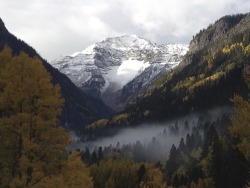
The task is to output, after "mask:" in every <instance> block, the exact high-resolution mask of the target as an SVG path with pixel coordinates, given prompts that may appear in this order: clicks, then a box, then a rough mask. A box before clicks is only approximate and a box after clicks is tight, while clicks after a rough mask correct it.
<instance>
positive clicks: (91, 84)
mask: <svg viewBox="0 0 250 188" xmlns="http://www.w3.org/2000/svg"><path fill="white" fill-rule="evenodd" d="M187 50H188V45H184V44H167V45H166V44H164V45H156V44H153V43H151V42H150V41H148V40H145V39H142V38H140V37H138V36H136V35H125V36H121V37H114V38H107V39H105V40H103V41H101V42H98V43H95V44H93V45H90V46H89V47H87V48H86V49H84V50H83V51H81V52H75V53H73V54H72V55H67V56H63V57H60V58H57V59H56V60H54V61H52V62H51V64H52V65H53V66H54V67H56V68H57V69H59V70H60V71H61V72H63V73H64V74H66V75H67V76H68V77H69V78H70V79H71V80H72V81H73V82H74V83H75V84H76V85H77V86H78V87H80V88H82V89H83V90H85V91H86V92H90V93H91V94H95V95H96V96H103V95H105V96H107V93H109V94H110V93H112V94H114V93H116V92H117V91H119V90H121V89H122V88H123V87H124V86H125V85H126V84H128V83H129V82H131V81H132V80H136V78H137V79H138V78H140V76H143V79H139V80H140V82H141V81H142V80H143V82H144V83H140V84H139V85H143V86H145V85H147V84H148V83H150V82H151V81H152V80H153V79H154V78H156V77H157V76H158V75H159V74H162V73H165V72H167V71H169V70H171V69H173V68H174V67H176V66H177V65H178V64H179V62H180V61H181V59H182V57H183V56H184V55H185V54H186V52H187ZM137 85H138V84H137ZM105 98H106V97H105Z"/></svg>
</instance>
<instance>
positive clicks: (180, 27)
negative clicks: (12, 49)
mask: <svg viewBox="0 0 250 188" xmlns="http://www.w3.org/2000/svg"><path fill="white" fill-rule="evenodd" d="M0 4H1V6H0V17H1V18H2V19H3V21H4V22H5V24H6V26H7V28H8V29H9V31H10V32H12V33H13V34H15V35H16V36H17V37H18V38H21V39H23V40H24V41H26V42H27V43H28V44H30V45H31V46H33V47H34V48H35V49H36V50H37V51H38V52H39V53H40V54H41V55H42V56H43V57H45V58H47V59H49V60H52V59H54V58H56V57H57V56H59V55H63V54H70V53H73V52H74V51H81V50H83V49H84V48H86V47H87V46H88V45H90V44H92V43H94V42H98V41H100V40H103V39H104V38H106V37H112V36H119V35H124V34H137V35H138V36H141V37H144V38H147V39H149V40H151V41H152V42H156V43H170V42H178V43H188V42H189V41H190V40H191V38H192V36H193V35H195V34H196V33H197V32H198V31H199V30H200V29H202V28H204V27H207V26H208V25H209V24H210V23H213V22H214V21H216V20H217V19H219V18H220V17H222V16H224V15H227V14H236V13H246V12H248V11H249V10H250V3H249V1H248V0H220V1H218V0H210V1H205V0H189V1H187V0H154V1H152V0H136V1H135V0H106V1H102V0H92V1H87V0H74V1H72V2H70V1H66V0H53V1H50V0H43V1H41V0H32V1H31V0H19V1H16V0H8V1H6V0H0Z"/></svg>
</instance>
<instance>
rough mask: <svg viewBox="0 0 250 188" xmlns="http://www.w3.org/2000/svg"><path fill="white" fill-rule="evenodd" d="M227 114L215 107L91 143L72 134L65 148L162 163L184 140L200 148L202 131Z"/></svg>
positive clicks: (227, 111)
mask: <svg viewBox="0 0 250 188" xmlns="http://www.w3.org/2000/svg"><path fill="white" fill-rule="evenodd" d="M230 113H231V109H230V108H227V107H224V108H217V109H213V110H211V111H208V112H206V113H202V114H190V115H188V116H185V117H183V118H179V119H176V120H173V121H169V122H165V123H162V124H143V125H139V126H136V127H130V128H124V129H121V130H120V131H119V132H118V133H117V134H115V135H114V136H111V137H103V138H99V139H98V138H97V139H96V140H95V141H91V142H82V141H80V139H79V138H77V137H76V136H75V135H74V136H73V138H74V141H73V143H72V144H71V145H70V146H69V150H72V149H80V150H81V151H82V152H83V153H84V152H85V151H86V149H88V150H89V151H90V154H91V153H93V152H96V154H97V155H98V152H100V148H101V150H102V153H103V155H104V156H106V157H107V156H110V155H112V154H114V153H116V154H118V155H120V157H124V158H128V159H133V160H134V161H138V162H145V161H149V162H154V163H157V162H160V163H161V164H165V162H166V160H167V159H168V156H169V152H170V150H171V148H172V146H173V145H175V146H176V148H178V147H179V146H180V145H183V144H184V145H185V144H186V143H185V142H186V139H187V137H189V138H192V139H193V140H194V141H193V142H194V143H193V144H194V145H195V146H196V147H197V146H201V145H202V137H203V134H204V130H206V129H207V128H208V126H210V125H211V124H216V122H217V123H218V122H220V121H222V119H223V117H224V116H228V114H230ZM219 129H222V128H219ZM218 131H223V130H218ZM180 147H183V146H180Z"/></svg>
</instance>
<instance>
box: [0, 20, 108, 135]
mask: <svg viewBox="0 0 250 188" xmlns="http://www.w3.org/2000/svg"><path fill="white" fill-rule="evenodd" d="M5 45H7V46H9V47H10V48H11V49H12V50H13V54H14V55H18V54H19V53H20V51H24V52H25V53H27V54H28V55H29V56H31V57H35V56H36V57H38V58H39V59H41V60H42V61H43V64H44V66H45V68H46V69H47V71H48V72H49V73H50V74H51V76H52V81H53V83H54V84H59V85H60V86H61V91H62V96H63V97H64V99H65V105H64V108H63V112H62V115H61V121H62V123H63V125H64V126H65V127H67V128H68V129H70V130H74V131H76V132H79V131H80V132H81V131H83V129H84V126H85V125H86V124H89V123H90V122H92V121H94V120H96V119H99V118H104V117H106V118H107V117H109V116H110V115H111V114H112V113H113V111H112V110H111V109H110V108H108V107H107V106H105V105H104V104H103V102H102V101H101V100H99V99H96V98H94V97H92V96H90V95H88V94H85V93H84V92H82V91H81V90H80V89H79V88H77V87H76V86H75V85H74V84H73V83H72V82H71V81H70V79H68V77H67V76H65V75H64V74H62V73H60V72H59V71H58V70H57V69H55V68H53V67H52V66H51V65H50V64H48V63H47V62H46V61H45V60H44V59H42V58H41V57H40V56H39V54H37V52H36V51H35V50H34V49H33V48H32V47H30V46H28V45H27V44H26V43H25V42H23V41H21V40H19V39H17V38H16V37H15V36H14V35H12V34H11V33H9V31H8V30H7V29H6V28H5V25H4V23H3V21H2V20H1V19H0V50H2V49H3V48H4V46H5Z"/></svg>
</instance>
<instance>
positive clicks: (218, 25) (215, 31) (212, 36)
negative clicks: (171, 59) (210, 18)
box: [189, 14, 248, 53]
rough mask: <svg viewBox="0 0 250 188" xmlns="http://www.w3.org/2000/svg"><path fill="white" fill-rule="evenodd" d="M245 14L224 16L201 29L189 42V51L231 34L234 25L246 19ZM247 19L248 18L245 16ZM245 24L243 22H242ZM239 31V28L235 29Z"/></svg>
mask: <svg viewBox="0 0 250 188" xmlns="http://www.w3.org/2000/svg"><path fill="white" fill-rule="evenodd" d="M247 17H248V16H247V15H246V14H240V15H235V16H224V17H222V18H221V19H219V20H218V21H216V22H215V23H214V24H211V25H209V26H208V28H207V29H203V30H201V31H200V32H199V33H198V34H197V35H196V36H195V37H194V38H193V40H191V42H190V48H189V53H194V52H196V51H198V50H201V49H202V48H204V47H205V46H207V45H208V44H209V43H212V42H214V41H216V40H218V39H221V38H225V39H226V38H228V37H230V35H232V34H233V32H232V31H233V30H234V27H239V24H240V22H241V21H243V20H246V18H247ZM247 19H248V18H247ZM244 25H245V24H244ZM237 30H238V31H239V29H237Z"/></svg>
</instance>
